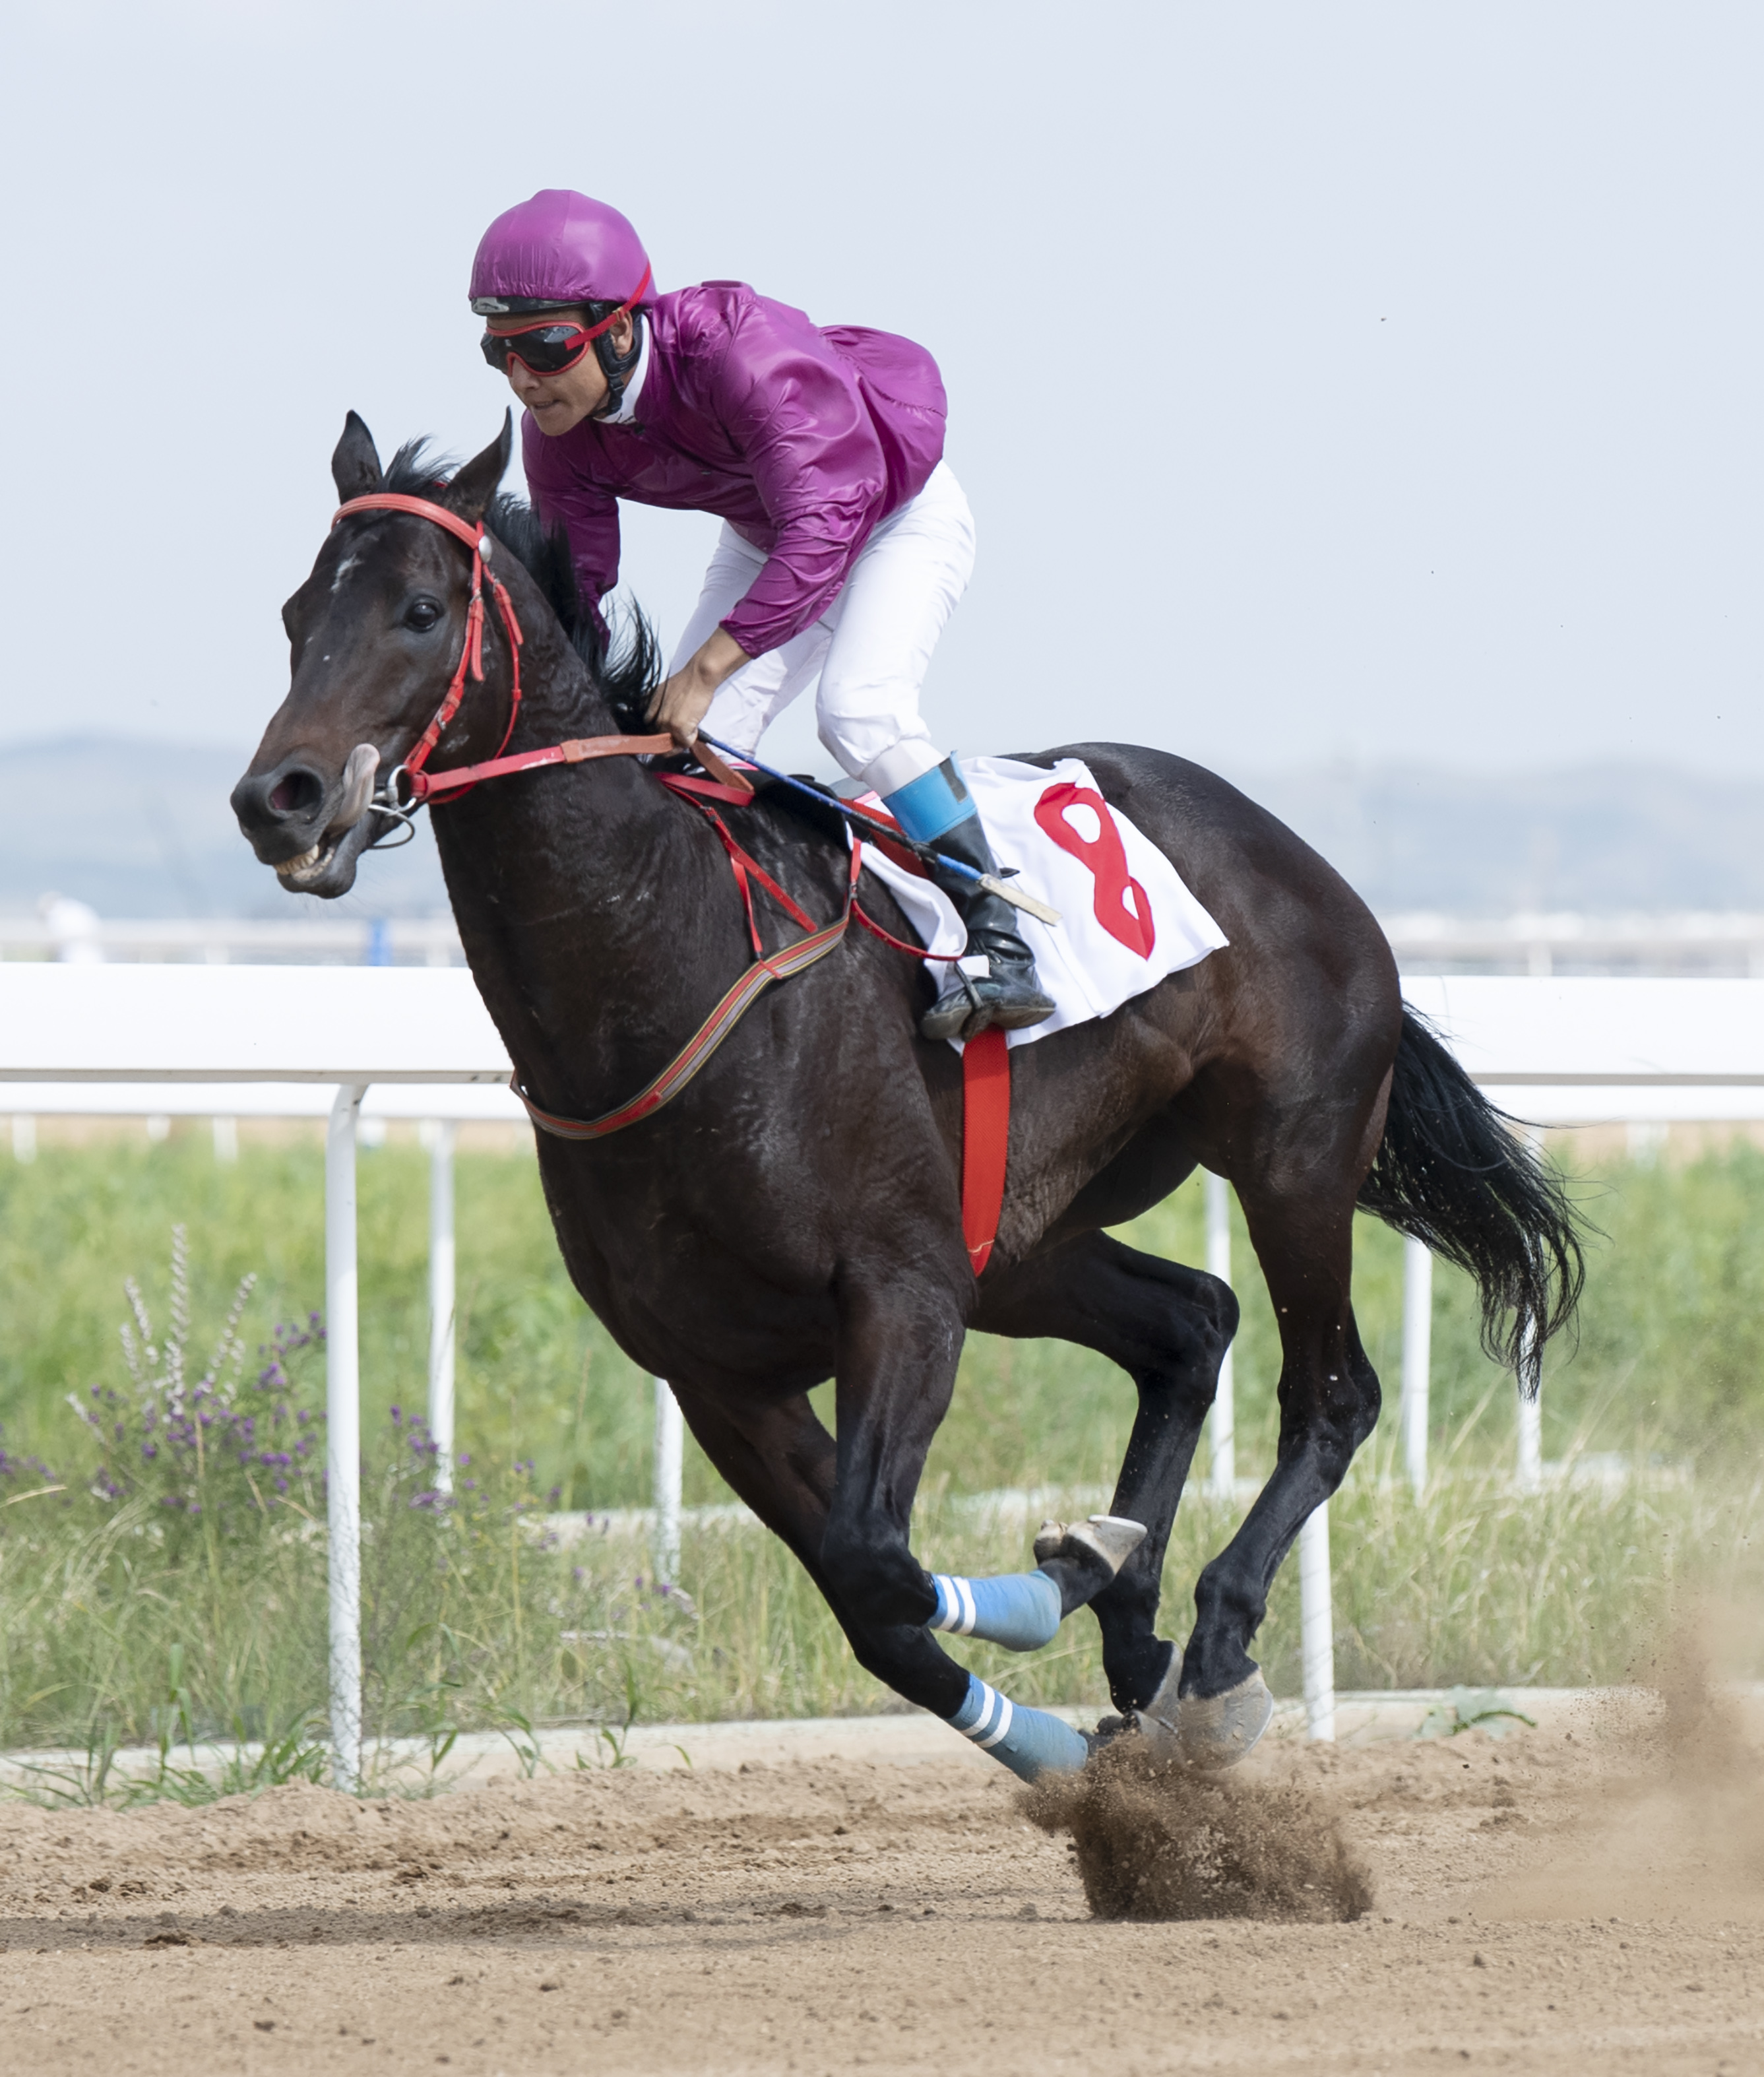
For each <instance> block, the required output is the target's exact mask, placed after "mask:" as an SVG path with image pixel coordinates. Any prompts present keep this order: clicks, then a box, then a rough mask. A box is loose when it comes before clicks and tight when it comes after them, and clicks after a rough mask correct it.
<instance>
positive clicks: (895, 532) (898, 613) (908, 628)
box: [668, 462, 974, 794]
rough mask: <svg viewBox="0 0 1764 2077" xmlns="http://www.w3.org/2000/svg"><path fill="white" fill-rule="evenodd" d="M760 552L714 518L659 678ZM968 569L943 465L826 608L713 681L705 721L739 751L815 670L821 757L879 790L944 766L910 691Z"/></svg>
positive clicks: (879, 532)
mask: <svg viewBox="0 0 1764 2077" xmlns="http://www.w3.org/2000/svg"><path fill="white" fill-rule="evenodd" d="M765 560H766V558H765V556H764V554H763V552H762V551H760V550H759V549H758V548H755V547H752V546H751V545H750V544H749V543H747V542H746V541H744V540H743V539H742V537H741V536H740V535H738V533H737V532H736V531H735V530H734V527H730V526H728V525H725V526H724V527H723V530H722V538H721V539H719V540H718V543H717V552H716V553H715V554H714V556H712V557H711V559H710V567H709V569H708V570H706V571H705V588H704V589H703V591H702V592H701V593H700V594H699V598H698V604H697V606H696V607H695V608H694V609H693V616H692V618H691V619H690V620H689V621H688V622H687V623H686V631H685V633H684V635H681V636H680V643H679V646H678V647H677V648H676V650H675V651H674V657H673V661H672V663H671V664H669V665H668V672H669V675H670V676H672V673H673V672H676V671H678V670H680V668H682V667H683V666H684V664H686V663H687V662H689V660H690V659H691V658H692V657H693V656H694V655H695V654H696V653H697V651H698V650H699V649H700V648H701V647H702V646H703V645H704V643H706V642H707V641H708V640H709V639H710V635H711V633H712V631H713V630H714V628H715V627H716V626H717V624H718V622H719V621H721V620H722V618H724V617H725V616H726V614H728V613H730V611H731V610H733V608H734V605H735V602H736V601H737V600H738V599H739V598H740V597H743V594H744V593H746V591H747V588H748V586H749V585H751V583H752V582H753V581H754V579H755V576H758V574H759V571H760V569H761V568H763V565H764V564H765ZM973 569H974V518H973V514H971V512H970V511H969V510H968V509H967V498H966V497H963V494H962V486H961V485H959V483H958V482H957V481H955V474H954V472H952V471H951V468H950V467H949V464H947V463H946V462H939V463H938V465H937V467H936V468H934V469H933V470H932V472H931V474H930V478H929V479H928V481H926V485H925V488H924V489H922V491H921V492H920V493H919V494H918V496H917V497H914V498H912V499H910V500H909V502H907V503H906V504H905V505H903V506H901V509H900V510H899V511H898V512H895V513H891V514H889V516H888V518H886V519H884V521H883V522H882V523H881V525H880V527H877V528H876V531H875V532H874V533H873V534H872V535H871V536H870V538H869V539H868V540H867V541H866V542H865V543H864V544H863V551H862V552H861V553H860V554H859V556H858V559H857V560H856V561H855V563H854V564H852V566H851V574H850V576H847V579H846V581H845V583H844V585H843V586H842V589H841V590H840V592H839V595H838V597H837V598H835V599H834V601H833V603H832V605H831V606H829V607H828V608H827V610H826V612H825V613H824V614H822V616H821V618H819V619H818V621H816V622H814V623H813V625H812V626H808V627H805V628H804V629H803V631H802V632H801V634H800V635H793V637H792V638H791V639H790V640H789V641H788V642H786V643H784V645H783V647H781V648H777V649H773V650H771V651H768V653H767V654H766V655H765V656H756V657H755V659H754V660H753V661H752V662H751V664H743V666H742V668H740V669H739V670H738V671H737V672H735V673H734V676H733V677H730V678H729V679H727V680H726V681H725V682H724V683H723V684H722V685H720V686H719V687H718V690H717V697H716V698H715V699H714V700H713V701H712V702H711V705H710V711H709V714H707V715H706V716H705V729H706V730H707V731H708V732H709V734H710V735H714V736H719V737H721V738H722V740H723V741H724V742H725V743H732V744H733V745H734V747H735V748H736V749H738V750H747V751H751V750H757V749H758V747H759V739H760V737H761V736H762V735H764V734H765V732H766V730H767V729H768V727H769V726H770V725H771V724H772V722H773V721H774V720H776V718H777V717H778V715H779V714H782V713H783V711H784V709H785V708H786V707H787V706H789V704H790V702H791V701H793V699H795V698H796V697H797V694H798V693H801V691H803V690H804V689H805V687H806V686H807V685H809V683H810V682H811V681H812V680H813V678H814V676H815V675H816V673H817V672H818V673H819V674H820V679H821V686H820V691H819V693H818V697H817V698H816V701H815V727H816V732H817V734H818V735H819V736H820V738H821V740H822V743H824V744H825V745H826V748H827V750H828V751H829V752H830V755H833V756H834V757H836V758H837V759H838V761H839V763H840V764H841V765H842V767H843V768H844V769H845V771H846V772H847V773H849V775H850V776H851V777H852V778H854V779H858V780H862V781H863V784H864V785H867V786H872V787H874V788H875V789H876V792H877V793H884V794H886V793H894V792H896V791H897V789H899V788H901V787H902V786H905V785H910V784H911V783H912V781H913V780H915V779H917V778H919V777H921V776H922V775H923V774H924V773H926V772H930V771H933V770H934V769H935V768H936V767H937V766H938V765H939V764H942V761H943V752H942V751H940V750H938V749H937V748H935V747H934V745H933V743H932V742H931V739H930V735H928V734H927V733H926V727H925V723H924V722H923V720H922V718H921V717H920V714H919V689H920V687H921V686H922V685H923V684H924V682H925V673H926V670H927V669H928V668H929V667H930V661H931V651H933V650H934V648H935V647H937V638H938V635H941V634H942V632H943V623H944V622H946V620H947V619H948V618H949V617H950V615H951V613H952V612H954V611H955V602H956V601H957V600H958V599H959V598H960V597H961V596H962V593H963V592H964V591H966V590H967V581H968V578H969V577H970V576H971V575H972V574H973Z"/></svg>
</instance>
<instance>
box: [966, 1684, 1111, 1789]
mask: <svg viewBox="0 0 1764 2077" xmlns="http://www.w3.org/2000/svg"><path fill="white" fill-rule="evenodd" d="M950 1722H951V1725H953V1727H954V1728H955V1729H956V1730H959V1732H960V1733H961V1734H962V1736H963V1738H971V1739H972V1740H973V1741H974V1742H975V1744H976V1745H977V1746H980V1749H981V1750H982V1751H983V1752H989V1753H990V1754H992V1757H993V1759H1001V1760H1003V1761H1004V1763H1005V1766H1006V1767H1009V1769H1010V1771H1011V1772H1012V1773H1013V1774H1014V1775H1019V1776H1021V1779H1023V1780H1025V1781H1033V1780H1034V1779H1035V1777H1036V1775H1038V1774H1075V1773H1076V1772H1077V1771H1078V1770H1079V1768H1080V1767H1082V1766H1083V1765H1084V1762H1085V1761H1086V1760H1087V1759H1088V1758H1089V1756H1090V1747H1089V1746H1088V1744H1087V1743H1086V1742H1085V1740H1084V1734H1082V1733H1081V1732H1079V1731H1075V1730H1074V1729H1072V1727H1071V1725H1070V1724H1067V1723H1063V1722H1062V1721H1060V1719H1059V1717H1050V1716H1049V1715H1048V1713H1047V1712H1046V1710H1045V1709H1021V1708H1020V1707H1019V1706H1018V1705H1017V1704H1015V1703H1013V1702H1007V1701H1006V1700H1005V1697H1004V1696H1002V1695H1001V1694H1000V1693H999V1692H998V1690H997V1689H996V1688H988V1686H987V1684H986V1683H985V1682H984V1680H980V1679H976V1678H975V1676H974V1675H972V1674H969V1675H968V1676H967V1700H966V1701H965V1702H963V1704H962V1706H961V1708H960V1709H958V1710H957V1711H956V1713H955V1715H954V1716H953V1717H951V1718H950Z"/></svg>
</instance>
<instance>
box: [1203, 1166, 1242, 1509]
mask: <svg viewBox="0 0 1764 2077" xmlns="http://www.w3.org/2000/svg"><path fill="white" fill-rule="evenodd" d="M1206 1202H1207V1274H1208V1276H1217V1278H1218V1279H1219V1280H1220V1282H1221V1283H1222V1284H1229V1282H1230V1281H1231V1191H1230V1186H1229V1184H1227V1183H1226V1181H1225V1178H1224V1176H1211V1175H1209V1176H1207V1177H1206ZM1232 1357H1233V1351H1231V1350H1230V1349H1229V1348H1228V1349H1227V1350H1226V1351H1225V1359H1224V1360H1223V1361H1222V1362H1221V1363H1220V1365H1219V1384H1218V1389H1217V1391H1216V1392H1214V1394H1213V1411H1212V1413H1209V1415H1208V1417H1207V1419H1208V1422H1209V1427H1208V1430H1207V1433H1208V1435H1209V1439H1210V1442H1211V1446H1212V1453H1213V1454H1212V1462H1211V1464H1210V1467H1209V1473H1210V1475H1209V1478H1208V1481H1207V1484H1208V1488H1209V1491H1210V1492H1212V1494H1213V1496H1214V1498H1215V1499H1217V1500H1226V1501H1229V1500H1231V1499H1233V1498H1234V1497H1235V1496H1236V1492H1237V1484H1238V1407H1237V1380H1236V1370H1235V1366H1234V1363H1233V1360H1232Z"/></svg>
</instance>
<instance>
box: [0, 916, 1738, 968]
mask: <svg viewBox="0 0 1764 2077" xmlns="http://www.w3.org/2000/svg"><path fill="white" fill-rule="evenodd" d="M1379 922H1380V925H1381V926H1382V927H1383V931H1384V934H1385V936H1386V937H1387V938H1388V939H1389V940H1390V942H1391V945H1392V949H1393V950H1394V951H1395V952H1396V958H1397V963H1398V964H1399V965H1400V966H1401V967H1402V968H1404V971H1405V972H1416V973H1441V972H1459V971H1462V972H1482V971H1489V972H1497V973H1522V974H1527V975H1529V976H1532V977H1533V978H1540V977H1547V976H1551V975H1554V974H1557V973H1560V972H1565V971H1567V972H1574V973H1575V974H1597V973H1601V972H1605V973H1619V974H1624V975H1635V976H1642V975H1653V976H1706V975H1716V974H1720V975H1729V976H1744V977H1750V978H1757V977H1759V976H1764V914H1757V913H1755V912H1753V911H1750V910H1745V909H1696V910H1692V909H1683V910H1676V911H1669V912H1662V913H1658V914H1656V913H1650V912H1645V911H1638V912H1637V913H1635V914H1620V915H1588V914H1582V913H1580V912H1579V911H1576V910H1568V909H1553V910H1547V911H1544V910H1539V911H1535V912H1533V911H1521V912H1519V913H1516V914H1512V915H1510V916H1494V917H1474V916H1454V915H1447V914H1443V913H1441V912H1436V911H1432V910H1421V909H1408V910H1404V911H1401V912H1400V913H1396V914H1387V915H1385V916H1383V917H1381V918H1379ZM0 959H59V960H63V961H67V962H69V963H73V962H97V961H107V962H113V963H114V962H121V963H130V962H134V961H139V960H158V961H166V960H177V961H194V962H196V963H198V964H207V965H214V966H224V965H227V964H231V963H232V962H235V961H239V962H247V963H253V964H256V963H261V964H269V965H283V964H289V965H304V964H334V965H347V966H361V965H373V966H406V965H427V966H450V965H451V966H457V965H460V964H463V963H464V954H463V953H462V952H461V951H460V939H459V934H458V932H457V931H456V930H455V928H454V924H453V919H452V918H451V916H446V915H436V916H413V917H401V916H393V917H378V918H369V917H362V916H338V915H317V914H314V915H297V916H285V917H262V918H257V917H188V916H185V917H167V918H158V917H123V918H117V917H106V916H100V915H98V914H97V913H96V911H95V910H94V909H90V908H89V907H88V906H87V905H85V903H84V902H81V901H69V900H67V899H65V898H56V899H53V900H49V901H45V902H44V904H43V905H42V907H41V909H40V913H39V914H36V915H35V916H23V917H5V916H0Z"/></svg>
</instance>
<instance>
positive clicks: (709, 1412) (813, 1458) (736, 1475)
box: [675, 1387, 834, 1592]
mask: <svg viewBox="0 0 1764 2077" xmlns="http://www.w3.org/2000/svg"><path fill="white" fill-rule="evenodd" d="M675 1396H676V1398H677V1399H678V1400H679V1401H680V1413H681V1414H682V1416H683V1417H684V1420H685V1422H686V1426H688V1427H689V1428H690V1429H691V1430H692V1432H693V1435H694V1437H695V1438H697V1442H698V1446H699V1447H700V1448H701V1450H702V1451H704V1453H705V1455H706V1456H707V1457H708V1458H709V1459H710V1461H711V1463H713V1464H714V1465H715V1466H716V1467H717V1469H718V1471H720V1472H721V1473H722V1476H723V1477H724V1478H725V1479H726V1480H727V1481H728V1483H729V1484H730V1486H731V1487H732V1488H734V1491H735V1492H737V1493H738V1494H739V1495H740V1496H741V1498H742V1499H743V1500H744V1501H746V1502H747V1505H748V1506H749V1507H751V1509H753V1511H754V1513H755V1514H756V1515H758V1516H759V1519H760V1520H761V1521H763V1523H764V1524H765V1525H766V1526H767V1528H768V1529H769V1530H771V1531H772V1534H773V1535H775V1536H776V1537H777V1538H779V1539H780V1542H784V1543H787V1544H788V1546H790V1548H791V1549H792V1550H793V1551H794V1552H795V1553H796V1555H797V1557H798V1558H800V1559H801V1560H802V1563H803V1564H804V1565H805V1567H807V1569H808V1571H809V1575H810V1576H811V1577H812V1578H813V1580H814V1581H815V1582H816V1584H818V1585H819V1586H821V1587H822V1591H823V1592H825V1590H826V1589H825V1583H824V1581H823V1580H822V1574H821V1539H822V1536H823V1535H824V1534H826V1525H827V1509H828V1508H829V1507H830V1505H831V1503H832V1500H833V1484H834V1446H833V1438H832V1437H831V1436H830V1434H828V1433H827V1431H826V1429H825V1428H824V1427H823V1426H822V1424H821V1422H820V1420H819V1419H818V1417H817V1416H816V1413H815V1410H814V1408H813V1406H812V1405H810V1404H809V1396H808V1394H807V1393H806V1392H799V1393H797V1394H796V1395H794V1396H792V1397H790V1398H788V1399H779V1400H770V1399H768V1400H759V1401H746V1400H743V1398H741V1397H739V1396H736V1395H734V1394H733V1393H731V1394H730V1395H729V1396H721V1395H719V1396H717V1397H715V1398H713V1397H711V1396H708V1395H706V1394H702V1393H697V1392H689V1391H683V1390H681V1389H680V1388H678V1387H676V1390H675Z"/></svg>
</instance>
